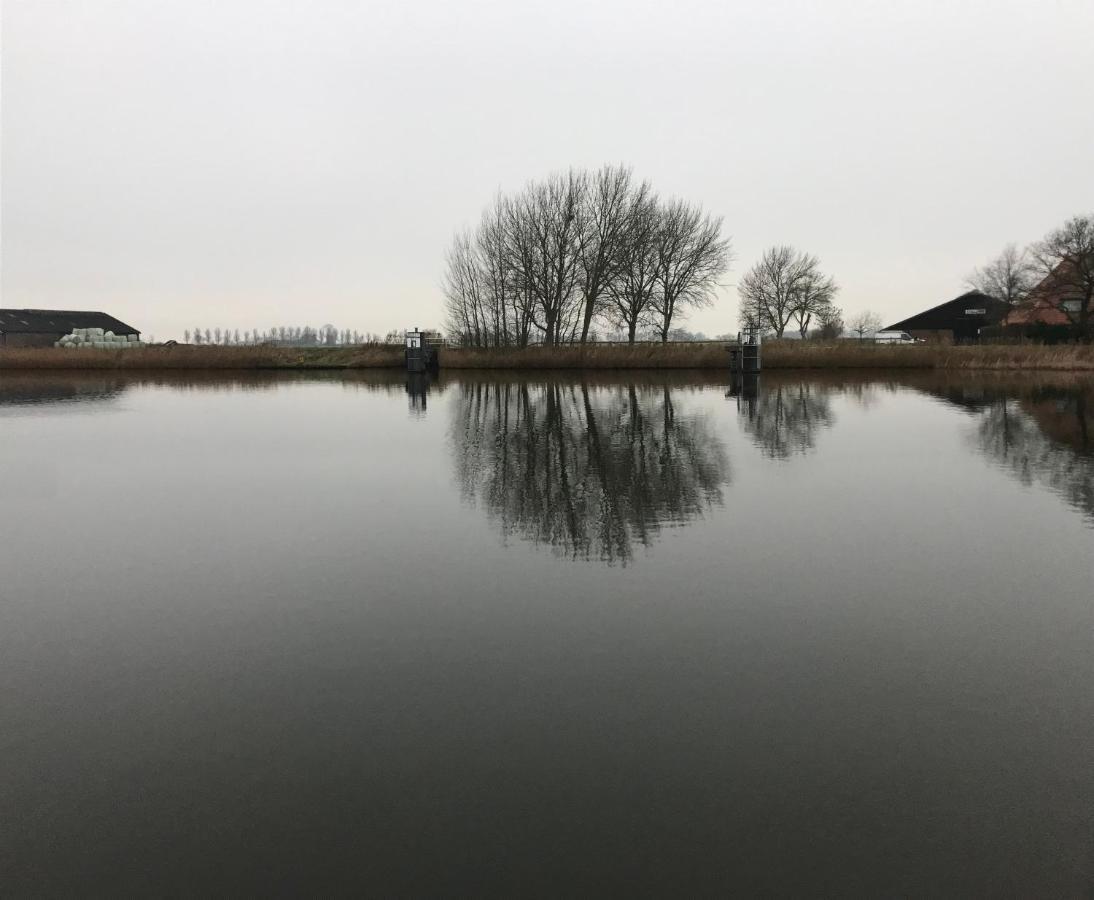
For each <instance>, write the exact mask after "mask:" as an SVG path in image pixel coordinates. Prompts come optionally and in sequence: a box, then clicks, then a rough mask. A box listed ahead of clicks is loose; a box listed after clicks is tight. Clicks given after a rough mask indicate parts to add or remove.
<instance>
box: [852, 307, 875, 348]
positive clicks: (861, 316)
mask: <svg viewBox="0 0 1094 900" xmlns="http://www.w3.org/2000/svg"><path fill="white" fill-rule="evenodd" d="M850 324H851V330H852V331H853V332H854V333H855V334H857V335H858V339H859V340H860V341H861V340H862V339H863V338H865V337H866V335H867V334H873V333H874V332H876V331H877V330H878V329H879V328H881V316H879V315H878V314H877V313H876V312H871V311H870V310H864V311H863V312H860V313H858V315H856V316H855V317H854V318H853V319H851V323H850Z"/></svg>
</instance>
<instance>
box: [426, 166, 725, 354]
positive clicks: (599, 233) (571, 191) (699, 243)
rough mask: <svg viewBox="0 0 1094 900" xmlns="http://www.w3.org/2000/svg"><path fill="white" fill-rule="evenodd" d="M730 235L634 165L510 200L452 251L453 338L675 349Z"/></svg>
mask: <svg viewBox="0 0 1094 900" xmlns="http://www.w3.org/2000/svg"><path fill="white" fill-rule="evenodd" d="M721 230H722V220H721V218H718V217H712V216H710V215H707V214H704V212H703V210H702V209H701V207H700V206H698V205H696V204H692V203H688V202H686V201H684V200H680V199H667V200H665V199H662V198H660V197H659V196H658V195H657V194H656V193H655V192H654V190H653V188H652V187H651V186H650V184H649V182H648V181H641V182H639V181H636V180H635V178H634V176H633V174H632V171H631V169H630V168H627V167H624V166H604V167H603V168H601V169H599V170H598V171H596V172H591V173H590V172H586V171H581V170H575V169H570V170H569V171H567V172H564V173H557V174H553V175H550V176H548V177H547V178H545V179H543V180H541V181H533V182H530V183H529V184H528V185H527V186H526V187H525V188H524V189H523V190H522V191H521V192H519V193H517V194H513V195H506V194H500V193H499V194H498V196H497V197H496V198H495V199H494V202H493V204H492V205H491V206H490V207H489V208H488V209H486V211H485V212H484V213H483V215H482V219H481V221H480V222H479V224H478V226H477V227H475V228H473V229H468V230H466V231H463V232H460V233H458V234H457V235H456V236H455V238H454V240H453V242H452V246H451V248H450V249H449V251H448V254H447V258H446V266H445V273H444V279H443V290H444V297H445V310H446V317H447V322H446V328H447V331H448V334H449V336H450V337H454V338H458V339H460V340H462V341H463V342H464V343H466V344H469V345H471V346H477V347H496V346H518V347H520V346H526V345H528V344H530V343H547V344H555V343H562V342H569V341H581V342H586V341H589V340H591V339H595V338H596V336H597V333H598V329H599V328H605V329H608V330H611V331H614V332H618V333H619V334H620V335H622V336H625V337H626V340H628V341H630V342H633V341H635V340H636V339H637V337H638V335H639V333H640V330H646V331H649V332H652V333H653V334H654V335H655V337H656V339H657V340H661V341H668V340H669V339H670V338H671V335H672V333H673V331H674V329H676V328H677V327H678V324H677V323H678V322H679V321H680V320H681V319H682V318H684V317H685V316H686V314H687V311H688V310H689V309H693V308H695V307H702V306H706V305H708V304H710V303H711V299H712V294H713V292H714V290H715V288H716V287H717V284H718V279H719V277H720V276H721V275H722V274H723V273H724V272H725V271H726V270H727V269H728V267H729V263H730V242H729V240H728V238H724V237H722V235H721Z"/></svg>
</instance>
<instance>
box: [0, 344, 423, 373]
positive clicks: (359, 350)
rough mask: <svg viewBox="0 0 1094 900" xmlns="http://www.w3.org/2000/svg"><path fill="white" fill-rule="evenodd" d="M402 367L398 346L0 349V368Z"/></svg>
mask: <svg viewBox="0 0 1094 900" xmlns="http://www.w3.org/2000/svg"><path fill="white" fill-rule="evenodd" d="M402 365H404V356H403V350H402V348H401V347H392V346H387V345H383V346H365V347H262V346H256V347H218V346H212V347H201V346H194V345H189V344H182V345H177V346H174V347H149V348H147V349H143V350H70V349H68V348H64V347H42V348H37V347H36V348H20V349H15V348H13V349H0V369H73V370H77V369H78V370H84V369H95V370H100V369H127V370H128V369H133V370H141V369H377V368H388V367H392V368H393V367H396V366H402Z"/></svg>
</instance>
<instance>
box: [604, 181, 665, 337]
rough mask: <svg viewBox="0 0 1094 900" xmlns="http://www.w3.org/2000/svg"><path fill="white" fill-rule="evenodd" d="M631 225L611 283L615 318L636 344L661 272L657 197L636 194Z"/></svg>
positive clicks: (610, 294)
mask: <svg viewBox="0 0 1094 900" xmlns="http://www.w3.org/2000/svg"><path fill="white" fill-rule="evenodd" d="M627 220H628V223H629V224H628V228H627V233H626V238H625V239H624V241H623V243H622V245H621V249H620V257H619V263H620V264H619V272H618V274H617V276H616V278H615V279H613V281H612V282H611V285H610V287H609V289H608V295H609V297H610V299H611V311H610V313H609V316H610V318H611V319H612V321H613V322H614V323H615V324H616V325H617V326H618V327H620V328H623V329H625V330H626V332H627V342H628V343H631V344H633V343H634V340H635V335H636V332H637V331H638V326H639V324H640V323H641V322H642V321H643V320H644V318H645V315H646V310H647V309H648V307H649V306H650V303H651V301H652V299H653V295H654V292H655V290H656V288H657V277H658V273H659V271H660V266H659V258H658V252H657V239H658V227H659V221H658V220H659V216H658V210H657V200H656V198H655V197H653V196H650V195H648V194H638V193H636V194H635V195H634V196H633V197H632V199H631V204H630V210H629V211H628V213H627Z"/></svg>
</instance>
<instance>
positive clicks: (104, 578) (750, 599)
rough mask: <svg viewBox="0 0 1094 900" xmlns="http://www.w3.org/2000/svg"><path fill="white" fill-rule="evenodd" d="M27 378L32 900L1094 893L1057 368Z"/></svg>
mask: <svg viewBox="0 0 1094 900" xmlns="http://www.w3.org/2000/svg"><path fill="white" fill-rule="evenodd" d="M737 388H738V390H737V391H736V395H734V394H733V393H732V392H730V386H729V385H728V384H727V383H726V381H725V379H723V378H719V377H717V376H715V375H694V374H667V375H666V374H656V373H654V374H649V373H645V374H640V375H612V376H608V377H604V376H591V375H590V376H586V377H584V378H583V377H582V376H580V375H561V376H557V377H554V376H547V375H519V374H512V373H491V374H489V375H487V376H475V375H470V376H467V377H463V376H461V377H454V376H451V375H448V376H443V377H442V378H441V380H440V381H435V382H432V383H429V382H419V383H415V384H412V385H408V384H407V381H406V378H405V376H402V375H401V374H399V373H379V374H373V375H360V376H346V377H342V376H335V377H304V378H284V377H272V376H271V377H249V378H239V379H233V378H220V379H218V378H187V377H176V378H168V377H143V378H141V377H137V378H132V377H130V378H115V377H72V376H67V375H59V376H49V375H42V374H34V375H15V374H3V375H0V464H2V468H0V497H2V515H0V685H2V694H0V697H2V703H0V749H2V762H3V765H2V767H0V804H2V809H3V814H2V817H0V883H2V884H3V886H4V894H5V895H9V896H10V895H29V894H34V895H42V894H54V895H61V894H72V893H79V894H89V893H91V894H112V895H118V894H122V893H129V894H132V893H154V894H162V893H171V894H177V893H184V894H217V895H224V894H230V893H236V894H238V893H246V894H256V893H286V892H297V893H311V894H322V893H332V892H335V893H350V892H355V893H359V892H365V891H367V892H369V893H370V894H372V895H379V896H396V895H397V896H416V895H461V896H472V895H498V894H519V895H543V896H560V895H573V894H581V895H586V896H587V895H590V894H599V895H604V894H616V895H620V894H636V895H725V894H727V893H730V892H744V893H767V894H775V895H779V894H803V893H807V894H825V895H847V894H873V895H932V896H937V895H940V894H943V895H945V894H975V895H992V894H995V895H1000V894H1005V895H1025V896H1034V895H1038V896H1048V895H1054V896H1079V895H1083V896H1089V893H1090V891H1091V890H1092V887H1094V557H1092V552H1091V551H1092V548H1094V436H1092V434H1094V394H1092V392H1091V388H1090V386H1089V384H1087V385H1084V384H1083V383H1082V382H1081V381H1075V380H1069V379H1066V378H1063V379H1055V380H1049V381H1039V380H1037V379H1034V378H1030V377H1028V376H1026V377H1024V378H1022V379H1016V378H1013V377H1010V378H987V379H984V378H981V379H974V378H970V377H964V378H959V377H938V376H934V375H924V374H919V375H916V374H899V373H893V374H891V375H888V374H887V375H884V376H882V377H869V378H863V377H856V378H849V379H843V378H839V377H824V378H822V377H817V376H801V375H792V374H787V373H783V374H778V373H773V374H765V375H764V376H763V379H762V382H761V383H760V384H759V385H758V386H754V385H743V386H737Z"/></svg>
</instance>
